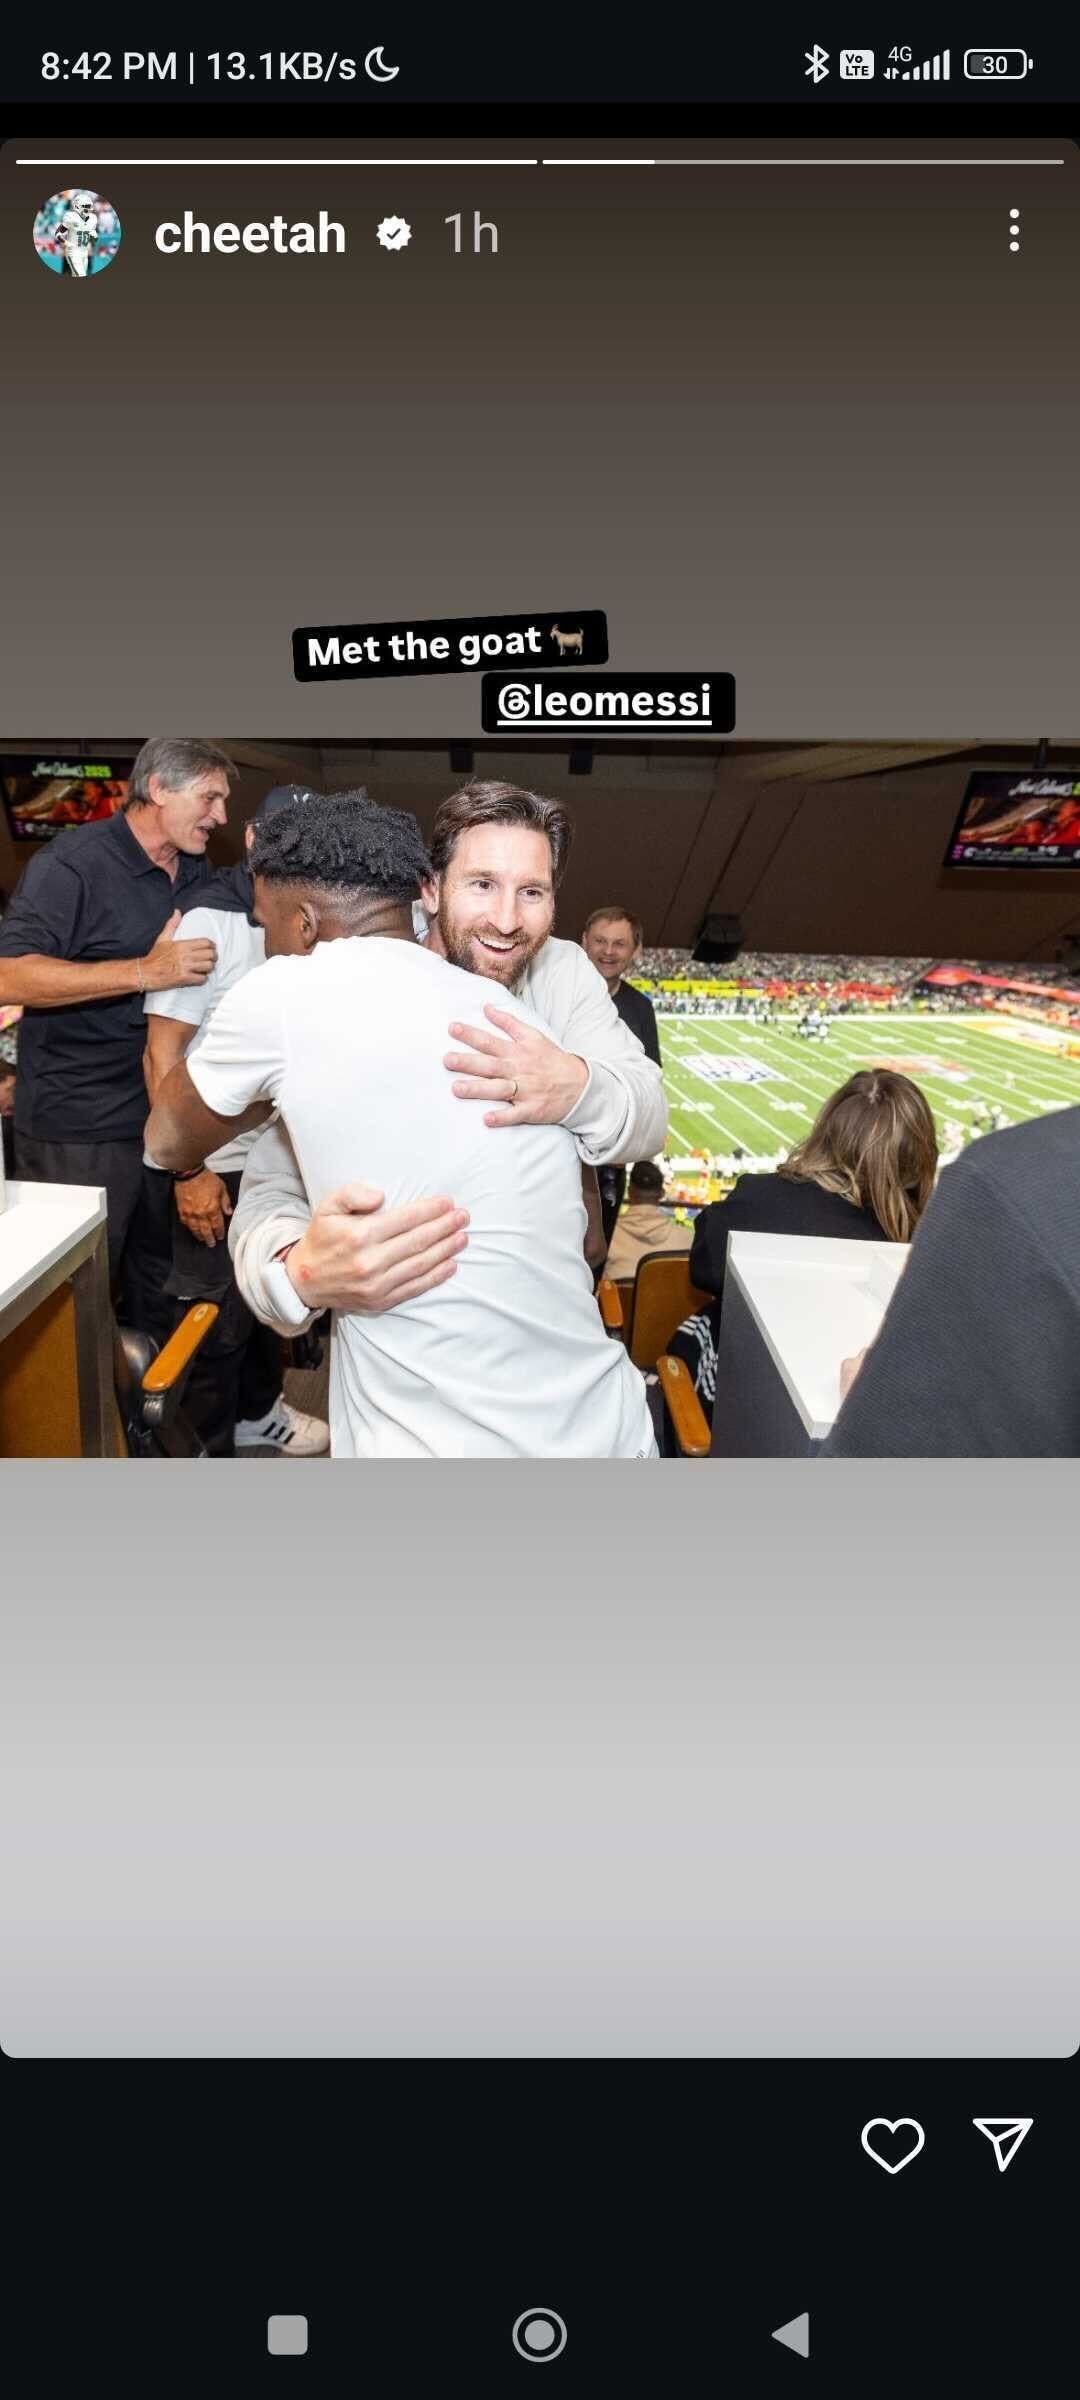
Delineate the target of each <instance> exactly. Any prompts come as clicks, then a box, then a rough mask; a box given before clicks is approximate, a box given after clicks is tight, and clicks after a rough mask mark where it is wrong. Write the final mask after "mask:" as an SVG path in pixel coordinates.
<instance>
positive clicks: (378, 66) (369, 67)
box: [364, 42, 400, 83]
mask: <svg viewBox="0 0 1080 2400" xmlns="http://www.w3.org/2000/svg"><path fill="white" fill-rule="evenodd" d="M399 71H400V70H399V69H398V68H397V67H388V66H387V63H386V60H385V58H384V57H383V53H382V43H381V42H380V43H379V45H378V48H377V49H375V50H369V51H368V54H367V57H366V58H365V60H364V73H365V75H370V77H371V80H372V82H373V83H392V82H393V80H394V77H395V75H396V74H398V73H399Z"/></svg>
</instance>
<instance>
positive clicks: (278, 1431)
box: [235, 1399, 330, 1458]
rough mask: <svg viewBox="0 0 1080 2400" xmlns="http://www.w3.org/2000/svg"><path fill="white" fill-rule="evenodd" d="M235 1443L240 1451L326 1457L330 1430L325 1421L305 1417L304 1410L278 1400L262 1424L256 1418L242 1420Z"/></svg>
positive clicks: (319, 1418)
mask: <svg viewBox="0 0 1080 2400" xmlns="http://www.w3.org/2000/svg"><path fill="white" fill-rule="evenodd" d="M235 1443H236V1448H237V1449H238V1450H276V1451H278V1452H279V1454H280V1456H281V1457H282V1458H325V1456H326V1453H327V1451H328V1450H329V1448H330V1427H329V1425H328V1424H327V1423H326V1422H325V1419H324V1418H322V1417H305V1415H304V1412H303V1409H301V1408H290V1406H289V1403H288V1401H287V1400H284V1399H278V1400H275V1402H274V1405H273V1408H271V1409H268V1410H267V1413H266V1415H265V1417H263V1418H261V1419H260V1421H259V1422H258V1424H256V1422H255V1420H254V1418H252V1417H244V1418H242V1419H241V1420H240V1422H239V1424H238V1425H237V1428H236V1436H235Z"/></svg>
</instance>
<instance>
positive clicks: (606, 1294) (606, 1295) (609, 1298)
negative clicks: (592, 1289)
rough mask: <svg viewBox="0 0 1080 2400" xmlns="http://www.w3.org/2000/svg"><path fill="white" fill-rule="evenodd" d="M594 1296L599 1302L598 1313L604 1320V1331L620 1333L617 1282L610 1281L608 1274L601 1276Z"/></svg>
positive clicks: (621, 1323)
mask: <svg viewBox="0 0 1080 2400" xmlns="http://www.w3.org/2000/svg"><path fill="white" fill-rule="evenodd" d="M596 1297H597V1299H598V1301H599V1303H600V1314H601V1316H602V1318H603V1320H604V1331H605V1333H618V1334H621V1333H622V1332H623V1329H624V1320H623V1305H622V1294H621V1293H620V1290H619V1287H618V1284H617V1283H612V1280H611V1277H610V1275H602V1276H601V1278H600V1281H599V1283H598V1284H597V1287H596Z"/></svg>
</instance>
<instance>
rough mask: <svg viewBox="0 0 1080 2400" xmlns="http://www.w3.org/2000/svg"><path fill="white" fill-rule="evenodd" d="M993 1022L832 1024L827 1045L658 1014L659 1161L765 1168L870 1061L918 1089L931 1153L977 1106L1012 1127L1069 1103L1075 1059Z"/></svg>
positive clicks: (1079, 1090) (971, 1124) (1077, 1094)
mask: <svg viewBox="0 0 1080 2400" xmlns="http://www.w3.org/2000/svg"><path fill="white" fill-rule="evenodd" d="M1002 1022H1003V1021H1002V1020H1000V1019H999V1020H998V1021H997V1023H996V1024H995V1025H993V1026H991V1025H988V1024H987V1023H986V1021H985V1019H978V1018H975V1017H962V1016H961V1017H955V1016H950V1017H920V1016H899V1015H897V1016H893V1015H892V1014H886V1015H881V1016H862V1017H859V1016H850V1017H834V1018H832V1019H831V1020H830V1022H829V1034H828V1039H827V1041H824V1042H818V1041H808V1040H806V1039H805V1038H804V1037H802V1036H800V1035H798V1034H797V1033H796V1032H795V1031H794V1024H793V1021H792V1022H790V1024H785V1023H784V1022H783V1021H782V1020H781V1021H779V1022H777V1023H775V1024H773V1025H770V1026H760V1025H751V1024H748V1023H747V1021H746V1019H745V1018H740V1017H675V1016H670V1017H661V1018H660V1019H659V1026H660V1046H661V1050H662V1052H663V1058H664V1082H665V1085H666V1088H667V1095H668V1099H669V1102H670V1104H671V1130H670V1133H669V1135H668V1142H667V1155H668V1157H669V1158H677V1157H681V1156H683V1155H685V1154H687V1153H689V1152H690V1151H693V1150H705V1151H708V1152H710V1153H712V1154H715V1155H717V1156H720V1157H723V1156H724V1155H726V1154H728V1153H730V1152H732V1151H733V1150H734V1149H735V1147H736V1145H738V1146H740V1147H741V1148H742V1150H744V1151H745V1152H746V1154H747V1161H748V1163H749V1162H750V1161H757V1162H758V1163H759V1164H761V1165H765V1164H766V1163H768V1162H769V1161H771V1160H772V1159H774V1158H775V1156H776V1153H777V1152H778V1151H787V1150H790V1149H791V1148H792V1147H793V1146H794V1144H795V1143H796V1142H798V1141H801V1139H802V1136H803V1135H804V1133H806V1132H807V1131H808V1129H809V1127H810V1125H811V1123H812V1122H813V1119H814V1117H815V1116H816V1115H817V1112H818V1109H819V1108H820V1107H821V1104H822V1101H823V1100H826V1099H827V1098H828V1096H829V1093H830V1092H834V1091H835V1090H836V1088H837V1086H838V1084H841V1083H844V1082H846V1080H847V1078H848V1076H849V1075H853V1074H854V1073H855V1072H856V1070H857V1068H859V1067H869V1066H874V1065H877V1066H894V1067H895V1068H896V1069H897V1070H898V1071H899V1072H900V1073H901V1074H907V1075H910V1077H911V1080H912V1082H913V1083H917V1084H919V1086H920V1087H921V1089H922V1090H923V1091H924V1092H925V1094H926V1097H927V1099H928V1101H929V1103H930V1106H931V1108H932V1109H933V1112H934V1116H935V1118H936V1120H937V1128H938V1139H939V1141H940V1143H941V1145H942V1147H943V1148H949V1149H955V1148H956V1147H958V1141H957V1135H956V1133H955V1131H953V1132H952V1133H951V1134H947V1132H946V1124H947V1122H948V1124H949V1125H951V1126H952V1127H953V1128H956V1127H960V1128H963V1130H964V1133H965V1135H966V1134H967V1132H968V1131H969V1130H970V1131H971V1132H973V1133H976V1132H978V1131H979V1130H980V1128H979V1122H978V1117H977V1115H976V1114H975V1112H976V1110H977V1108H978V1104H979V1102H980V1101H984V1102H989V1103H990V1105H991V1106H994V1105H996V1106H998V1107H1000V1108H1001V1109H1002V1110H1003V1111H1004V1115H1005V1117H1006V1119H1007V1121H1008V1122H1009V1123H1010V1124H1014V1125H1015V1124H1020V1123H1021V1122H1022V1120H1023V1119H1024V1118H1025V1117H1038V1116H1042V1115H1044V1114H1045V1113H1046V1111H1047V1110H1049V1109H1053V1108H1069V1107H1075V1106H1077V1105H1080V1058H1065V1057H1061V1056H1057V1055H1055V1054H1054V1053H1053V1052H1052V1051H1049V1050H1046V1051H1042V1050H1039V1049H1037V1048H1035V1047H1034V1046H1029V1045H1028V1044H1027V1043H1026V1042H1020V1041H1017V1040H1013V1039H1010V1038H1009V1037H1008V1036H1007V1035H1006V1034H1005V1033H1004V1032H1003V1031H1002V1030H1001V1024H1002ZM1013 1030H1014V1031H1016V1030H1017V1028H1016V1026H1015V1024H1014V1026H1013Z"/></svg>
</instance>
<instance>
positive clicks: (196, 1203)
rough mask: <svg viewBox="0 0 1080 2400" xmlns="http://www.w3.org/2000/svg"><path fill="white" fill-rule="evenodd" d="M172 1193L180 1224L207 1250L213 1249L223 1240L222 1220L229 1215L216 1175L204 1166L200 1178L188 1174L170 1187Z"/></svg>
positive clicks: (228, 1204) (229, 1204)
mask: <svg viewBox="0 0 1080 2400" xmlns="http://www.w3.org/2000/svg"><path fill="white" fill-rule="evenodd" d="M173 1192H174V1195H175V1199H176V1213H177V1216H178V1217H179V1219H180V1222H181V1224H182V1225H186V1226H187V1229H188V1232H189V1233H193V1234H194V1236H195V1239H196V1241H197V1242H202V1243H203V1244H204V1245H205V1247H206V1249H207V1250H215V1249H216V1248H217V1245H218V1243H219V1242H223V1241H224V1239H225V1233H226V1224H225V1220H226V1218H227V1217H231V1215H232V1201H231V1200H230V1198H229V1194H228V1190H227V1188H226V1186H225V1184H224V1183H223V1182H222V1180H221V1177H220V1175H215V1173H214V1170H213V1168H212V1167H204V1168H203V1171H202V1174H201V1175H189V1176H187V1177H185V1179H184V1181H183V1182H182V1183H176V1184H174V1185H173Z"/></svg>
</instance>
